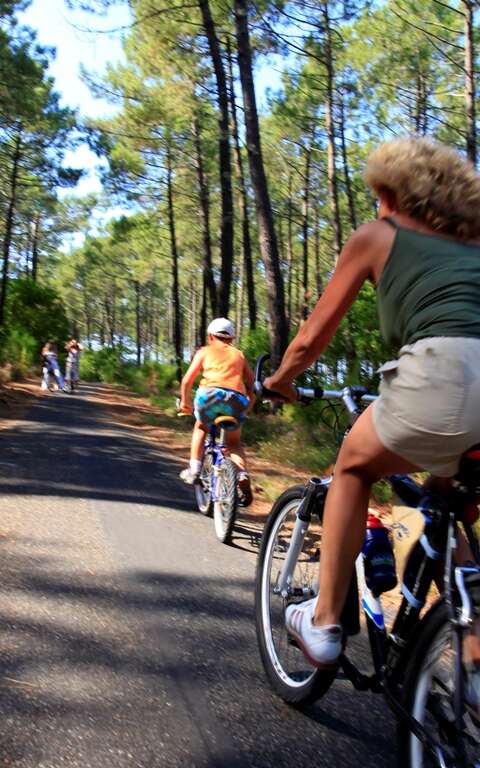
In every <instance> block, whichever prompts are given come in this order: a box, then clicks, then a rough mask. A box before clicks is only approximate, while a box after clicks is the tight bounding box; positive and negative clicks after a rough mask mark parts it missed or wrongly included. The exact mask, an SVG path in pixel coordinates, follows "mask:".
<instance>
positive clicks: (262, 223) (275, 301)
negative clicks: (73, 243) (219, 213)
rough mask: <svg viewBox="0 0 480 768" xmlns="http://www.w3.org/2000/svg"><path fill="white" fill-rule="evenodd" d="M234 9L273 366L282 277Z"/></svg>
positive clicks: (284, 339) (281, 347) (243, 16)
mask: <svg viewBox="0 0 480 768" xmlns="http://www.w3.org/2000/svg"><path fill="white" fill-rule="evenodd" d="M234 10H235V26H236V36H237V46H238V66H239V70H240V80H241V83H242V92H243V103H244V108H245V130H246V135H247V147H248V159H249V165H250V178H251V180H252V186H253V190H254V192H255V203H256V206H255V207H256V211H257V221H258V229H259V234H260V251H261V254H262V258H263V262H264V264H265V273H266V284H267V299H268V311H269V315H270V325H271V331H272V362H273V365H274V366H277V365H278V364H279V363H280V360H281V358H282V356H283V353H284V351H285V349H286V347H287V344H288V323H287V318H286V315H285V298H284V288H283V278H282V272H281V269H280V259H279V255H278V246H277V238H276V235H275V227H274V225H273V214H272V207H271V203H270V196H269V194H268V186H267V178H266V175H265V168H264V165H263V158H262V150H261V143H260V129H259V124H258V113H257V103H256V99H255V88H254V84H253V72H252V52H251V48H250V38H249V32H248V18H247V1H246V0H234Z"/></svg>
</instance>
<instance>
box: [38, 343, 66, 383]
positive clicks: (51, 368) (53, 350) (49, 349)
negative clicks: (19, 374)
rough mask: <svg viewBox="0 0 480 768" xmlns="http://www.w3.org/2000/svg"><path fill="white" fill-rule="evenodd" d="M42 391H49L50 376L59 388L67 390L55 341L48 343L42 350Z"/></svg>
mask: <svg viewBox="0 0 480 768" xmlns="http://www.w3.org/2000/svg"><path fill="white" fill-rule="evenodd" d="M42 361H43V368H42V389H48V388H49V385H50V376H53V377H54V379H55V381H56V383H57V385H58V388H59V389H61V390H64V389H65V382H64V380H63V376H62V373H61V371H60V367H59V365H58V359H57V345H56V344H55V343H54V342H53V341H47V343H46V344H45V345H44V346H43V349H42Z"/></svg>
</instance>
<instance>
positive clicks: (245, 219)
mask: <svg viewBox="0 0 480 768" xmlns="http://www.w3.org/2000/svg"><path fill="white" fill-rule="evenodd" d="M227 62H228V76H229V81H230V82H229V84H230V112H231V114H232V132H233V148H234V154H235V166H236V170H237V177H238V183H239V188H240V189H239V192H240V194H239V201H238V204H239V209H240V218H241V222H242V247H243V264H242V268H241V270H240V272H241V274H243V273H245V277H246V282H247V298H248V322H249V325H250V329H251V330H254V329H255V328H256V325H257V302H256V299H255V280H254V275H253V262H252V242H251V239H250V214H249V210H248V197H247V185H246V183H245V172H244V170H243V158H242V151H241V147H240V137H239V131H238V118H237V105H236V103H235V87H234V79H233V62H232V50H231V46H230V40H229V39H227ZM242 298H243V282H242Z"/></svg>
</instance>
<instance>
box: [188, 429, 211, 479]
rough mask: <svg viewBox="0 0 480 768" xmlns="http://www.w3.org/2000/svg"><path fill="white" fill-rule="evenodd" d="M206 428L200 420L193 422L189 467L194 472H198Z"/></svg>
mask: <svg viewBox="0 0 480 768" xmlns="http://www.w3.org/2000/svg"><path fill="white" fill-rule="evenodd" d="M206 431H207V430H206V428H205V427H204V426H203V424H202V423H201V422H200V421H196V422H195V426H194V428H193V432H192V442H191V446H190V469H191V470H192V472H194V473H195V474H198V473H199V472H200V468H201V466H202V459H203V444H204V443H205V433H206Z"/></svg>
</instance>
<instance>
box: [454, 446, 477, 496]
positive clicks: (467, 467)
mask: <svg viewBox="0 0 480 768" xmlns="http://www.w3.org/2000/svg"><path fill="white" fill-rule="evenodd" d="M456 479H457V480H458V481H459V482H460V483H462V485H466V486H467V487H468V488H470V489H472V490H476V489H479V490H480V443H477V444H476V445H472V447H471V448H469V449H468V451H465V453H464V454H463V455H462V457H461V459H460V466H459V470H458V474H457V476H456Z"/></svg>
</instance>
